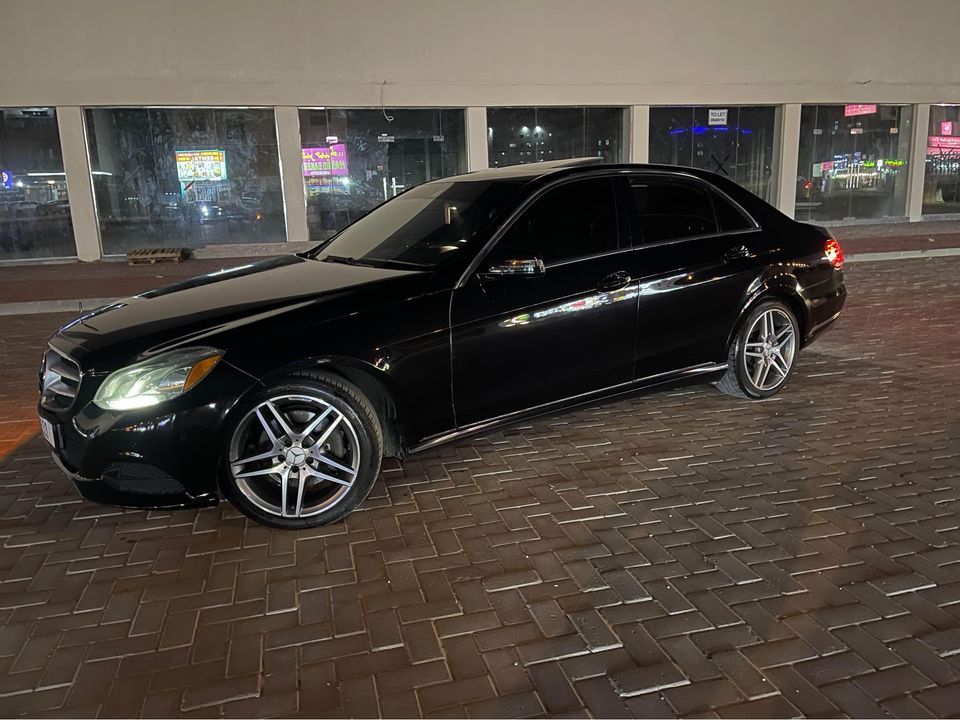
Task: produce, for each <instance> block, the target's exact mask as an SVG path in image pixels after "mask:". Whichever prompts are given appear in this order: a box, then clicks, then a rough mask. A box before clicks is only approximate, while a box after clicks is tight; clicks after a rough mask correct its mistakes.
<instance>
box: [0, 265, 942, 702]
mask: <svg viewBox="0 0 960 720" xmlns="http://www.w3.org/2000/svg"><path fill="white" fill-rule="evenodd" d="M848 281H849V287H850V291H851V295H850V300H849V302H848V307H847V311H846V313H845V315H844V316H843V318H842V319H841V321H840V323H839V325H838V326H837V327H836V328H835V329H834V330H833V331H832V332H831V333H830V334H828V335H827V336H825V337H824V338H822V340H820V341H819V342H818V343H817V344H816V345H814V346H813V347H811V348H810V349H809V350H808V351H806V352H805V353H803V354H802V355H801V359H800V363H799V368H798V371H797V373H796V375H795V376H794V378H793V379H792V381H791V383H790V386H789V388H788V389H787V390H786V391H785V392H783V393H782V394H780V395H779V396H777V397H775V398H773V399H771V400H769V401H766V402H759V403H751V402H747V401H739V400H735V399H732V398H729V397H725V396H722V395H720V394H718V393H717V392H716V391H715V390H714V389H713V388H710V387H709V386H707V387H693V388H686V389H682V390H675V391H671V392H662V393H659V394H656V395H651V396H646V397H642V398H634V399H628V400H623V401H620V402H616V403H612V404H607V405H604V406H601V407H597V408H593V409H588V410H580V411H577V412H573V413H570V414H566V415H563V416H556V417H549V418H545V419H542V420H538V421H536V422H532V423H529V424H526V425H524V426H522V427H515V428H512V429H508V430H505V431H502V432H498V433H494V434H490V435H488V436H486V437H483V438H479V439H472V440H468V441H464V442H461V443H459V444H456V445H453V446H448V447H445V448H441V449H438V450H435V451H432V452H428V453H425V454H423V455H419V456H415V457H413V458H411V459H410V460H408V461H407V462H406V463H404V465H403V466H400V465H399V464H397V463H396V462H390V463H388V464H387V466H386V469H385V471H384V473H383V477H382V479H381V481H380V482H379V483H378V484H377V486H376V488H375V490H374V492H373V494H372V496H371V497H370V499H369V500H368V501H367V502H366V503H365V504H364V505H363V507H362V508H361V509H360V510H359V511H357V512H356V513H354V514H353V515H351V516H350V517H349V518H348V519H347V521H346V522H345V523H343V524H339V525H334V526H332V527H327V528H324V529H320V530H314V531H309V532H298V533H287V532H278V531H270V530H267V529H265V528H262V527H258V526H256V525H254V524H252V523H250V522H249V521H247V520H246V519H245V518H244V517H243V516H241V515H240V514H239V513H237V512H236V511H234V510H232V509H231V508H230V507H229V506H227V505H223V506H221V507H220V508H217V509H210V510H203V511H186V512H179V513H167V512H142V511H133V510H118V509H115V508H108V507H99V506H95V505H92V504H89V503H86V502H81V501H80V500H79V499H78V497H77V496H76V495H75V494H74V491H73V489H72V487H71V486H70V484H69V483H68V481H67V480H66V479H65V478H63V477H61V475H60V474H59V473H58V472H57V470H56V469H55V468H54V466H53V464H52V463H51V461H50V460H49V459H48V457H47V454H46V452H45V449H44V446H43V444H42V441H40V440H39V439H37V438H36V437H35V436H34V434H35V433H36V426H35V424H34V420H33V419H32V414H33V403H34V399H35V382H36V381H35V375H34V373H35V365H36V362H37V360H38V359H39V351H40V348H41V346H42V344H43V339H44V337H45V334H46V333H47V332H48V331H49V330H50V329H51V328H52V327H53V326H54V324H55V322H56V318H53V317H51V316H29V317H16V318H7V319H4V320H3V330H2V335H0V363H2V366H3V367H4V368H5V371H4V379H3V381H2V384H0V442H2V443H3V445H0V453H6V454H7V457H6V459H5V460H2V461H0V715H4V716H7V715H18V714H21V715H30V716H38V715H42V714H48V715H60V716H63V715H67V716H94V715H100V716H103V717H109V716H131V715H139V714H142V715H145V716H181V715H182V716H191V717H194V716H213V717H238V716H281V715H284V716H286V715H298V714H299V715H306V716H344V715H347V716H358V717H366V716H377V715H384V716H392V717H403V716H420V715H425V716H443V717H496V716H536V715H549V716H571V717H586V716H594V717H610V716H637V717H643V716H673V715H680V716H707V715H709V716H719V717H750V716H766V717H782V716H796V715H809V716H836V715H851V716H860V717H886V716H890V717H923V716H940V717H943V716H951V715H953V716H957V715H958V714H960V383H958V380H960V342H958V340H957V338H958V336H960V258H943V259H938V260H915V261H903V262H884V263H865V264H859V265H854V266H851V267H850V268H849V272H848Z"/></svg>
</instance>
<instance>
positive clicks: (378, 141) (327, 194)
mask: <svg viewBox="0 0 960 720" xmlns="http://www.w3.org/2000/svg"><path fill="white" fill-rule="evenodd" d="M300 142H301V148H302V153H303V160H302V162H303V187H304V192H305V193H306V196H307V227H308V228H309V231H310V239H311V240H325V239H326V238H328V237H330V236H331V235H332V234H333V233H335V232H337V231H338V230H340V229H341V228H343V227H345V226H347V225H349V224H350V223H352V222H354V221H355V220H357V219H359V218H361V217H363V216H364V215H365V214H367V213H368V212H370V210H372V209H373V208H375V207H376V206H377V205H379V204H380V203H382V202H384V201H385V200H388V199H390V198H392V197H393V196H395V195H397V194H399V193H400V192H402V191H403V190H405V189H407V188H411V187H414V186H415V185H420V184H421V183H425V182H427V181H429V180H436V179H437V178H442V177H449V176H450V175H457V174H459V173H461V172H464V171H465V170H466V160H465V144H464V122H463V111H462V110H336V109H328V110H308V109H301V110H300Z"/></svg>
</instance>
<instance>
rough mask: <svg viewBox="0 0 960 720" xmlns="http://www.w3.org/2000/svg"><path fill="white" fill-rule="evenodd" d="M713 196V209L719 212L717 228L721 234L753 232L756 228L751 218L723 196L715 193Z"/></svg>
mask: <svg viewBox="0 0 960 720" xmlns="http://www.w3.org/2000/svg"><path fill="white" fill-rule="evenodd" d="M711 196H712V197H713V208H714V210H716V212H717V226H718V227H719V228H720V232H737V231H738V230H752V229H753V228H754V227H756V226H755V225H754V224H753V221H752V220H751V219H750V218H748V217H747V216H746V215H744V214H743V213H742V212H741V211H740V209H739V208H738V207H737V206H736V205H734V204H733V203H732V202H730V201H729V200H727V198H725V197H724V196H723V195H721V194H720V193H718V192H713V193H711Z"/></svg>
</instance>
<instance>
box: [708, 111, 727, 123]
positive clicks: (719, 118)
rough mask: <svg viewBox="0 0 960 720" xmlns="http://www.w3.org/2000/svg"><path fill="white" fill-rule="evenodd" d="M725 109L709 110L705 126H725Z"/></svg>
mask: <svg viewBox="0 0 960 720" xmlns="http://www.w3.org/2000/svg"><path fill="white" fill-rule="evenodd" d="M726 124H727V108H710V109H709V110H708V111H707V125H726Z"/></svg>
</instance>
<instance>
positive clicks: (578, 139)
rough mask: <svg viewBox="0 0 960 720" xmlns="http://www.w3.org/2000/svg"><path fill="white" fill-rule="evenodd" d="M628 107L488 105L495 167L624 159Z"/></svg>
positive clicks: (490, 153)
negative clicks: (546, 161)
mask: <svg viewBox="0 0 960 720" xmlns="http://www.w3.org/2000/svg"><path fill="white" fill-rule="evenodd" d="M624 117H625V116H624V111H623V108H606V107H507V108H487V152H488V157H489V162H490V167H504V166H505V165H520V164H523V163H532V162H541V161H544V160H565V159H567V158H575V157H588V156H589V157H601V158H603V161H604V162H623V160H624V152H623V137H624Z"/></svg>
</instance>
